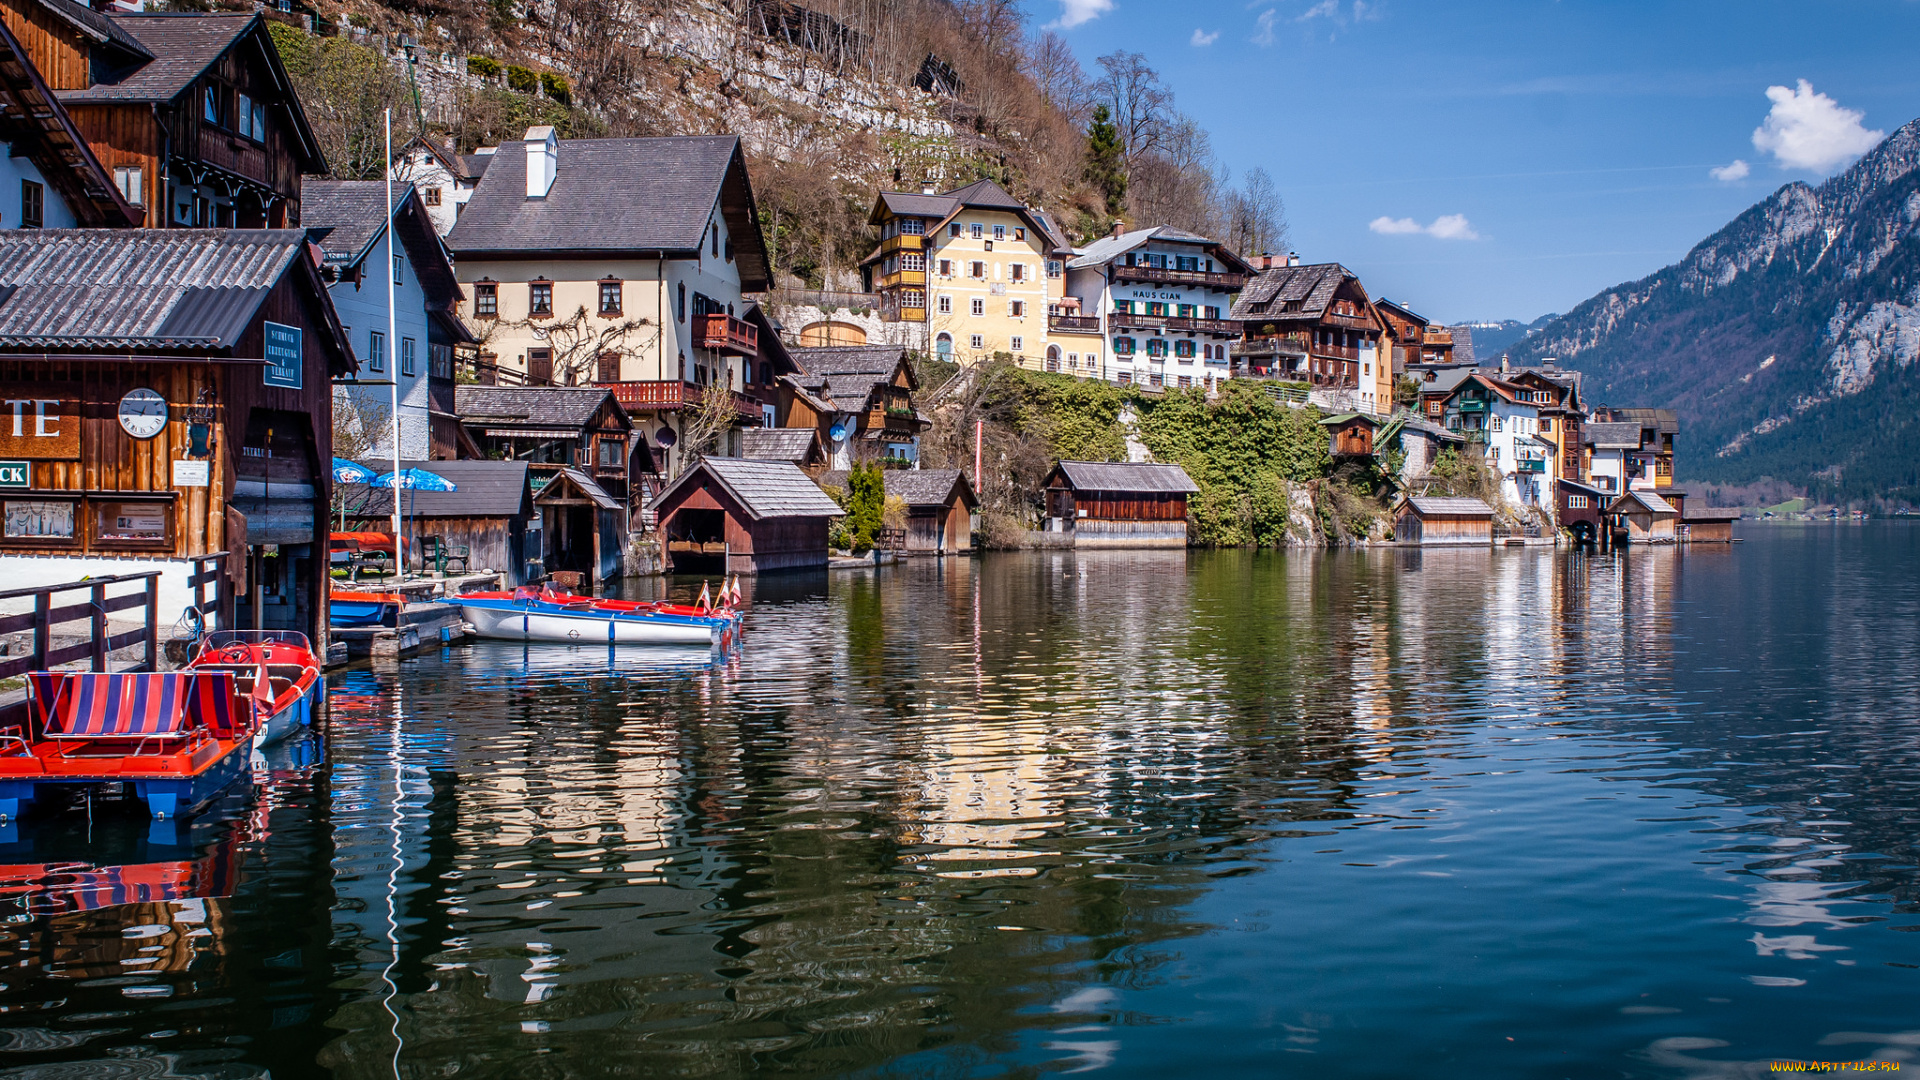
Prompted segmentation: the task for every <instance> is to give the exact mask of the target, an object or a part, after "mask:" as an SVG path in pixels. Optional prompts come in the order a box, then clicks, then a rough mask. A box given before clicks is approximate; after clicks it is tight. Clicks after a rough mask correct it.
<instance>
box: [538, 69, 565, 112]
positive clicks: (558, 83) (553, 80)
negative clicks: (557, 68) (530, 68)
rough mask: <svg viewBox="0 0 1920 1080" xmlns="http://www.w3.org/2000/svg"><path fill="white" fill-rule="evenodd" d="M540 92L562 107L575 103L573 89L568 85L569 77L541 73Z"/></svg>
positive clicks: (545, 72)
mask: <svg viewBox="0 0 1920 1080" xmlns="http://www.w3.org/2000/svg"><path fill="white" fill-rule="evenodd" d="M540 92H541V93H543V94H545V95H547V96H548V97H550V98H552V99H553V100H555V101H557V102H559V103H560V104H562V105H567V104H571V103H572V101H573V88H572V87H571V86H568V85H567V77H566V76H565V75H559V74H555V73H554V72H551V71H543V72H541V73H540Z"/></svg>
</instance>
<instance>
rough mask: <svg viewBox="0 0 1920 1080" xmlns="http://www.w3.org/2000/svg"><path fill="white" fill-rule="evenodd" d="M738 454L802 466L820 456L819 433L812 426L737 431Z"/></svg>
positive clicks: (816, 459)
mask: <svg viewBox="0 0 1920 1080" xmlns="http://www.w3.org/2000/svg"><path fill="white" fill-rule="evenodd" d="M740 456H742V457H749V458H760V459H762V460H766V461H791V462H793V463H794V464H795V465H805V464H808V463H809V462H812V461H818V460H819V458H820V433H819V431H817V430H815V429H814V428H810V427H805V428H764V427H760V428H752V427H750V428H746V429H744V430H742V431H741V432H740Z"/></svg>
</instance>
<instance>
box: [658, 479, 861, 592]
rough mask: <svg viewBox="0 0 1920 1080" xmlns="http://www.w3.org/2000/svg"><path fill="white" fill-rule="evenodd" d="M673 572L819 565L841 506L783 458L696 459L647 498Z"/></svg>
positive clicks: (821, 566) (755, 571)
mask: <svg viewBox="0 0 1920 1080" xmlns="http://www.w3.org/2000/svg"><path fill="white" fill-rule="evenodd" d="M652 507H653V512H654V515H655V517H656V519H657V520H658V521H659V526H658V529H659V536H660V550H661V551H662V552H664V553H665V555H666V559H667V570H668V572H669V573H674V574H764V573H770V572H773V571H777V570H821V569H825V568H826V565H827V558H828V553H827V531H828V526H829V525H830V524H831V523H832V521H833V519H834V518H836V517H839V516H841V515H842V514H843V513H844V511H842V510H841V509H840V506H839V504H837V503H835V502H834V501H833V500H832V499H830V498H828V497H827V495H826V493H825V492H823V491H821V490H820V488H819V487H818V486H817V485H816V484H814V482H813V481H812V480H809V479H807V474H806V473H803V472H801V471H800V470H799V468H797V467H796V466H794V465H792V464H790V463H788V462H785V461H750V460H746V459H743V458H717V457H709V458H702V459H701V460H700V461H699V462H697V463H695V464H694V465H693V466H692V467H690V468H688V469H687V470H686V471H685V472H683V473H681V474H680V475H679V477H677V478H676V479H674V481H673V482H672V483H670V484H668V485H667V486H666V488H665V490H663V491H661V492H660V494H659V496H658V497H656V498H655V499H654V500H653V504H652Z"/></svg>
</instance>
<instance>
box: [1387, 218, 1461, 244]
mask: <svg viewBox="0 0 1920 1080" xmlns="http://www.w3.org/2000/svg"><path fill="white" fill-rule="evenodd" d="M1367 228H1369V229H1372V230H1373V231H1374V232H1377V233H1379V234H1381V235H1382V236H1411V235H1413V234H1415V233H1419V234H1422V235H1426V236H1431V237H1433V238H1434V239H1435V240H1478V239H1480V234H1479V233H1477V232H1475V231H1474V229H1473V223H1472V222H1470V221H1468V220H1467V215H1465V214H1442V215H1440V216H1439V217H1437V218H1434V219H1433V224H1431V225H1422V224H1420V223H1419V222H1417V221H1415V220H1413V219H1412V218H1408V217H1403V218H1390V217H1387V216H1386V215H1384V214H1382V215H1381V216H1379V217H1377V218H1374V219H1373V220H1372V221H1369V222H1368V223H1367Z"/></svg>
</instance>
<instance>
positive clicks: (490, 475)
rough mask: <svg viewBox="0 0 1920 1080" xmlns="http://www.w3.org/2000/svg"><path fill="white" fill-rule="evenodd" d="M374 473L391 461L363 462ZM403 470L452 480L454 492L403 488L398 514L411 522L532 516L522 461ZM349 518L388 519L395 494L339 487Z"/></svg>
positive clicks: (430, 464)
mask: <svg viewBox="0 0 1920 1080" xmlns="http://www.w3.org/2000/svg"><path fill="white" fill-rule="evenodd" d="M361 464H362V465H365V466H366V467H367V468H369V469H372V470H374V471H375V472H381V473H385V472H391V471H392V470H393V461H392V459H388V460H386V461H378V460H374V461H363V462H361ZM400 467H401V468H403V469H419V470H421V471H423V472H430V473H433V474H435V475H436V476H443V477H445V478H447V479H448V480H451V481H453V484H454V490H453V491H425V490H421V489H418V488H413V489H403V491H404V494H403V496H402V498H401V500H400V509H401V510H403V511H405V513H406V515H407V516H408V517H410V518H414V517H423V518H436V517H437V518H479V517H508V518H510V517H520V516H522V515H524V514H531V513H533V496H532V492H531V491H530V490H529V489H528V487H527V463H526V462H524V461H406V460H402V461H401V462H400ZM338 486H339V489H340V492H341V495H342V497H343V498H344V499H345V500H346V502H345V505H346V507H347V516H348V517H386V516H388V515H391V514H392V513H393V490H392V489H391V488H370V487H368V486H367V485H365V484H340V485H338Z"/></svg>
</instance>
